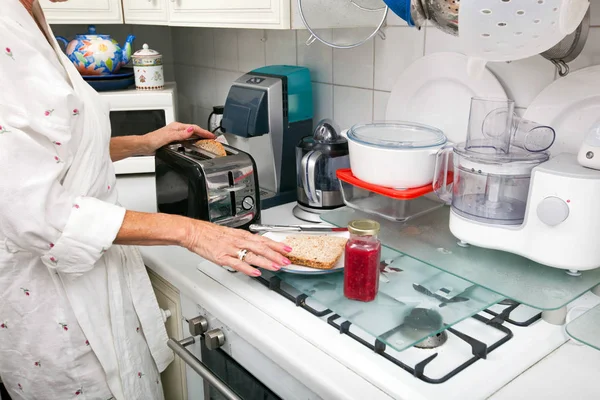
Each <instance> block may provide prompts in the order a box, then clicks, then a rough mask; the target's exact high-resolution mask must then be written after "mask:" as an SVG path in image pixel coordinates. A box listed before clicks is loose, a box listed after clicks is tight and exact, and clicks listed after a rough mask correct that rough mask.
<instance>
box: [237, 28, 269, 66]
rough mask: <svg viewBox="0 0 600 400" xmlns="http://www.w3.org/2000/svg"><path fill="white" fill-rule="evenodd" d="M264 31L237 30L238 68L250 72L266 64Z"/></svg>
mask: <svg viewBox="0 0 600 400" xmlns="http://www.w3.org/2000/svg"><path fill="white" fill-rule="evenodd" d="M265 41H266V40H265V31H264V30H262V29H239V30H238V59H239V63H240V65H239V70H240V71H241V72H250V71H252V70H253V69H255V68H259V67H264V66H265V65H266V50H265Z"/></svg>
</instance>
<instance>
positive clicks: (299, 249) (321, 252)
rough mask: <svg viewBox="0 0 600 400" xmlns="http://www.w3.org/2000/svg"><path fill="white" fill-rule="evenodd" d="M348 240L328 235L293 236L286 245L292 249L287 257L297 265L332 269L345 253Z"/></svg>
mask: <svg viewBox="0 0 600 400" xmlns="http://www.w3.org/2000/svg"><path fill="white" fill-rule="evenodd" d="M346 242H348V239H347V238H343V237H339V236H327V235H293V236H288V237H287V238H286V239H285V241H284V243H285V244H287V245H288V246H290V247H291V248H292V252H291V253H288V254H286V257H287V258H288V259H289V260H290V261H291V262H292V263H293V264H296V265H302V266H305V267H311V268H316V269H332V268H333V267H334V266H335V264H336V263H337V262H338V260H339V259H340V257H341V256H342V254H343V252H344V247H345V246H346Z"/></svg>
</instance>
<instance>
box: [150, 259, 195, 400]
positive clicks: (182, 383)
mask: <svg viewBox="0 0 600 400" xmlns="http://www.w3.org/2000/svg"><path fill="white" fill-rule="evenodd" d="M148 275H149V276H150V282H152V288H153V289H154V293H155V294H156V299H157V301H158V306H159V307H160V308H161V309H162V310H164V311H166V310H169V311H170V312H171V317H170V318H169V319H167V322H166V323H165V326H166V328H167V335H168V336H169V337H170V338H172V339H175V340H181V339H183V335H185V334H187V331H184V330H183V329H182V328H183V326H182V324H181V321H182V320H183V318H182V313H181V297H180V294H179V291H178V290H177V289H176V288H175V287H173V285H171V284H170V283H168V282H167V281H165V280H164V279H163V278H161V277H160V276H158V275H157V274H155V273H154V272H152V271H151V270H150V269H148ZM185 369H186V368H185V363H184V362H183V360H181V358H179V357H175V361H173V362H172V363H171V365H169V367H168V368H167V369H166V370H165V371H164V372H163V373H162V374H161V380H162V384H163V390H164V394H165V398H166V399H169V400H187V399H188V393H187V382H186V370H185Z"/></svg>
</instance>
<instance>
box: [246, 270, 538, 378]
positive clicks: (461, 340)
mask: <svg viewBox="0 0 600 400" xmlns="http://www.w3.org/2000/svg"><path fill="white" fill-rule="evenodd" d="M256 280H257V281H258V282H260V283H261V284H262V285H264V286H265V287H267V288H269V289H270V290H272V291H274V292H276V293H278V294H279V295H281V296H283V297H284V298H286V299H288V300H289V301H291V302H292V303H294V304H295V305H296V306H298V307H301V308H302V309H304V310H306V311H307V312H309V313H311V314H312V315H314V316H315V317H317V318H320V319H322V320H323V321H324V322H325V323H327V324H328V325H330V326H331V327H332V329H336V330H337V331H339V333H340V334H343V335H347V336H348V337H350V338H352V339H353V340H355V341H357V342H358V343H360V344H361V345H362V346H364V347H366V348H368V349H370V350H372V351H373V352H375V353H376V354H378V355H379V356H381V357H382V358H383V359H385V360H386V361H388V362H389V363H391V364H392V365H394V366H396V367H398V368H400V369H402V370H404V371H405V372H406V373H408V374H410V375H412V376H414V377H415V378H417V379H419V380H421V381H423V382H425V383H428V384H441V383H444V382H447V381H449V380H451V379H453V378H454V377H456V376H457V375H459V374H460V373H461V372H463V371H465V370H466V369H467V368H469V367H471V366H473V365H476V364H477V363H478V362H485V360H486V359H487V358H488V356H489V355H490V354H491V353H492V352H495V351H502V346H503V345H504V344H506V343H507V342H509V341H510V340H511V339H512V338H513V337H514V334H515V333H514V331H522V330H523V329H526V328H528V327H530V326H531V325H533V324H535V323H536V322H537V321H538V320H540V319H541V312H540V311H539V310H536V309H533V308H531V307H528V306H525V305H522V304H519V303H517V302H514V301H512V300H508V299H507V300H504V301H502V302H500V303H498V304H497V305H494V306H492V307H491V308H489V309H487V310H484V311H483V312H481V313H480V314H476V315H474V316H472V317H470V318H467V319H465V320H464V321H462V322H460V323H458V324H456V325H454V326H453V327H449V328H448V329H446V330H445V331H443V332H442V333H439V334H437V335H434V336H431V337H429V338H427V339H425V340H423V341H422V342H420V343H417V344H416V345H415V346H414V347H412V348H409V349H407V350H404V351H402V352H398V351H396V350H394V349H392V348H390V347H389V346H386V344H385V343H383V342H382V341H380V340H379V339H376V338H374V337H373V335H371V334H369V333H367V332H365V331H364V330H362V329H360V328H359V327H358V326H356V325H354V324H352V323H351V322H350V321H348V320H346V319H344V318H343V317H341V316H339V315H338V314H336V313H334V312H333V311H331V310H330V309H328V308H326V307H324V306H322V305H320V304H318V303H316V302H315V301H314V300H313V299H311V298H309V297H308V296H307V295H306V294H303V293H301V292H299V291H298V290H296V289H295V288H293V287H291V286H290V285H288V284H286V283H285V282H283V281H282V280H281V279H280V278H279V277H277V276H275V275H273V274H270V273H263V276H261V277H259V278H256ZM421 310H424V311H426V309H421Z"/></svg>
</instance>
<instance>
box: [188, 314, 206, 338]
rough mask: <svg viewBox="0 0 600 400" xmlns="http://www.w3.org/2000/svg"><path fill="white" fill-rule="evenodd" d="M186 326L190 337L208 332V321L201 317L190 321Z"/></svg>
mask: <svg viewBox="0 0 600 400" xmlns="http://www.w3.org/2000/svg"><path fill="white" fill-rule="evenodd" d="M188 324H189V330H190V335H192V336H198V335H202V334H203V333H204V332H206V331H207V330H208V320H207V319H206V318H204V317H202V316H200V317H196V318H192V319H190V320H189V321H188Z"/></svg>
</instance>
